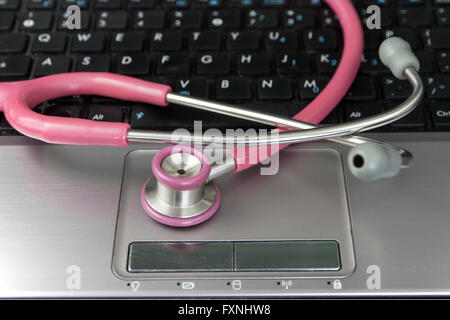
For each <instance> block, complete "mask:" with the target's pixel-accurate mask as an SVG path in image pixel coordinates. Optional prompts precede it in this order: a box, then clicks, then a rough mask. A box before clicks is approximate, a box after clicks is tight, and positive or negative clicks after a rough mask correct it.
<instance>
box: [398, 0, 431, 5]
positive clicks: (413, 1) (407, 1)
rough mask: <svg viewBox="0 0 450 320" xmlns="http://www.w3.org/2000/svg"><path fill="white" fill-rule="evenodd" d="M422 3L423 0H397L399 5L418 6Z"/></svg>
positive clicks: (423, 2)
mask: <svg viewBox="0 0 450 320" xmlns="http://www.w3.org/2000/svg"><path fill="white" fill-rule="evenodd" d="M424 4H425V0H398V5H399V6H420V5H424Z"/></svg>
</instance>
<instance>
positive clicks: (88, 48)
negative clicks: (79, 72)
mask: <svg viewBox="0 0 450 320" xmlns="http://www.w3.org/2000/svg"><path fill="white" fill-rule="evenodd" d="M104 47H105V35H104V34H103V33H92V32H86V33H77V34H74V35H73V38H72V52H102V51H103V48H104Z"/></svg>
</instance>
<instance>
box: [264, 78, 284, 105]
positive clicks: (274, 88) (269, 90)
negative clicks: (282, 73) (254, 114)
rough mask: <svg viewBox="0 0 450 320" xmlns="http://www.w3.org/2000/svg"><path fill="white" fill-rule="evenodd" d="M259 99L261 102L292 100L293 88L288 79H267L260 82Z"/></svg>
mask: <svg viewBox="0 0 450 320" xmlns="http://www.w3.org/2000/svg"><path fill="white" fill-rule="evenodd" d="M257 92H258V98H259V99H260V100H290V99H292V87H291V84H290V82H289V79H286V78H265V79H260V80H258V84H257Z"/></svg>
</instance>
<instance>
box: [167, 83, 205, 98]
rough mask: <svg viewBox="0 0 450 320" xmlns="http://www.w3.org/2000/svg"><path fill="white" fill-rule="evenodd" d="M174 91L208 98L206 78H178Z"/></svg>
mask: <svg viewBox="0 0 450 320" xmlns="http://www.w3.org/2000/svg"><path fill="white" fill-rule="evenodd" d="M174 84H175V85H174V87H173V88H174V91H175V92H178V93H179V94H182V95H185V96H189V97H196V98H202V99H208V98H209V85H208V81H207V80H206V79H178V80H177V81H175V83H174Z"/></svg>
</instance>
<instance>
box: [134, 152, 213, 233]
mask: <svg viewBox="0 0 450 320" xmlns="http://www.w3.org/2000/svg"><path fill="white" fill-rule="evenodd" d="M152 171H153V177H150V178H149V179H148V180H147V181H146V183H145V185H144V187H143V188H142V192H141V203H142V206H143V208H144V210H145V212H147V214H148V215H149V216H150V217H151V218H153V219H154V220H156V221H158V222H160V223H162V224H166V225H169V226H175V227H189V226H193V225H197V224H199V223H202V222H204V221H206V220H208V219H209V218H211V217H212V216H213V215H214V213H216V211H217V209H218V208H219V205H220V191H219V188H218V187H217V185H216V184H215V183H214V182H212V181H211V182H208V178H209V175H210V172H211V163H210V161H209V158H208V157H207V156H206V155H205V154H204V153H203V151H201V150H199V149H195V148H192V147H190V146H187V145H174V146H170V147H166V148H164V149H162V150H160V151H159V152H158V153H157V154H156V155H155V156H154V157H153V161H152Z"/></svg>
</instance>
